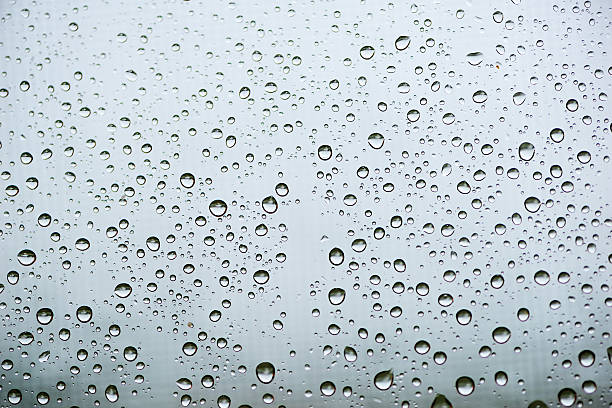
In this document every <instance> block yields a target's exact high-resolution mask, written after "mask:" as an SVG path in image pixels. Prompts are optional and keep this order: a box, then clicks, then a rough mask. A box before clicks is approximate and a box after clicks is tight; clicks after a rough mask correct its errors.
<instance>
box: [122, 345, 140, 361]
mask: <svg viewBox="0 0 612 408" xmlns="http://www.w3.org/2000/svg"><path fill="white" fill-rule="evenodd" d="M137 357H138V350H136V347H133V346H127V347H126V348H124V349H123V358H125V359H126V361H134V360H136V358H137Z"/></svg>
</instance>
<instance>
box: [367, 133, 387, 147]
mask: <svg viewBox="0 0 612 408" xmlns="http://www.w3.org/2000/svg"><path fill="white" fill-rule="evenodd" d="M368 144H369V145H370V147H371V148H372V149H376V150H378V149H380V148H381V147H383V144H385V137H384V136H383V135H381V134H380V133H376V132H375V133H372V134H370V136H368Z"/></svg>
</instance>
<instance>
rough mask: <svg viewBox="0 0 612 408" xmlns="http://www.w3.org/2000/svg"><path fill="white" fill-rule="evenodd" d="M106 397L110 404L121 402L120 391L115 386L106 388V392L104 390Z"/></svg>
mask: <svg viewBox="0 0 612 408" xmlns="http://www.w3.org/2000/svg"><path fill="white" fill-rule="evenodd" d="M104 396H105V397H106V399H107V400H108V402H117V401H119V391H118V390H117V387H115V386H114V385H109V386H108V387H106V390H104Z"/></svg>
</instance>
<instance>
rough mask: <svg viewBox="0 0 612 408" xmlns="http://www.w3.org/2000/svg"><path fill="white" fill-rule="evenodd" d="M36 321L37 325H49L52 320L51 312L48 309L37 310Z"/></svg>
mask: <svg viewBox="0 0 612 408" xmlns="http://www.w3.org/2000/svg"><path fill="white" fill-rule="evenodd" d="M36 320H38V323H40V324H42V325H47V324H49V323H51V321H52V320H53V310H51V309H49V308H48V307H43V308H42V309H38V312H36Z"/></svg>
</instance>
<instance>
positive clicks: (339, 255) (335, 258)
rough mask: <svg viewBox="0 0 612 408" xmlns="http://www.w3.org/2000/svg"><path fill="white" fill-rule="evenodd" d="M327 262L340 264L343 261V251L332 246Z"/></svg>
mask: <svg viewBox="0 0 612 408" xmlns="http://www.w3.org/2000/svg"><path fill="white" fill-rule="evenodd" d="M329 262H331V263H332V265H335V266H338V265H341V264H342V262H344V252H342V250H341V249H340V248H333V249H332V250H331V251H329Z"/></svg>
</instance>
